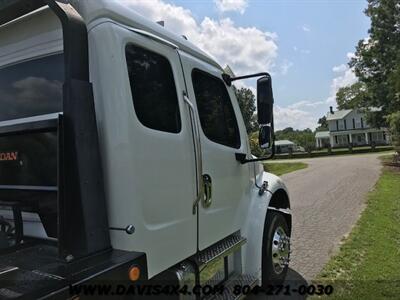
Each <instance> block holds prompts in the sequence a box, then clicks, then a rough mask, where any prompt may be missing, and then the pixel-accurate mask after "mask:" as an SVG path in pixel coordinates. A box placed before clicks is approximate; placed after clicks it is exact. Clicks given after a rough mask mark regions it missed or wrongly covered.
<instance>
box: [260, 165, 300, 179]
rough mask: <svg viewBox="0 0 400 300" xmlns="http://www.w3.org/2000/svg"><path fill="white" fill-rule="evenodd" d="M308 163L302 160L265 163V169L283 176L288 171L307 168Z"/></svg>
mask: <svg viewBox="0 0 400 300" xmlns="http://www.w3.org/2000/svg"><path fill="white" fill-rule="evenodd" d="M307 166H308V165H307V164H305V163H302V162H295V163H265V164H264V170H265V171H266V172H269V173H272V174H275V175H277V176H281V175H283V174H286V173H290V172H294V171H297V170H301V169H305V168H307Z"/></svg>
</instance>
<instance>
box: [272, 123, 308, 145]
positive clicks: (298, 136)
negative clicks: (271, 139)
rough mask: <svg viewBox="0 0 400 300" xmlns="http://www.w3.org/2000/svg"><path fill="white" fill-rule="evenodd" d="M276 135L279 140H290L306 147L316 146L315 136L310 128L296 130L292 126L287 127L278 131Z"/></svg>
mask: <svg viewBox="0 0 400 300" xmlns="http://www.w3.org/2000/svg"><path fill="white" fill-rule="evenodd" d="M275 137H276V139H277V140H290V141H292V142H295V143H296V144H297V145H299V146H302V147H304V148H306V149H309V148H313V147H315V136H314V133H313V132H312V130H311V129H309V128H307V129H304V130H294V129H293V128H292V127H287V128H285V129H283V130H278V131H276V132H275Z"/></svg>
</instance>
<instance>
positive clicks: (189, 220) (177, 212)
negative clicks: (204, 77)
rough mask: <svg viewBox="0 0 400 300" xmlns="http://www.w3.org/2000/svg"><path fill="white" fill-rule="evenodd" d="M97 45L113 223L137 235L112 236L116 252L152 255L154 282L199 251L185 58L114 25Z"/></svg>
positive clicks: (98, 35)
mask: <svg viewBox="0 0 400 300" xmlns="http://www.w3.org/2000/svg"><path fill="white" fill-rule="evenodd" d="M90 38H91V39H90V41H91V43H92V44H91V46H92V48H91V49H92V51H93V52H92V55H91V59H92V61H91V66H92V67H93V70H92V74H94V75H96V76H97V74H100V75H101V76H99V77H98V78H94V80H93V82H94V86H95V99H96V100H97V103H96V111H97V117H98V123H99V124H100V126H99V128H100V129H101V130H100V133H101V135H100V136H101V141H102V142H103V143H102V145H103V151H102V153H103V161H104V168H105V172H104V173H105V180H106V187H107V189H106V190H107V196H108V199H109V210H108V211H109V222H110V226H111V227H113V228H125V227H126V226H127V225H130V224H132V225H133V226H134V227H135V229H136V230H135V232H134V234H132V235H127V234H126V233H125V232H124V231H121V230H111V240H112V244H113V246H114V248H117V249H122V250H131V251H132V250H135V251H142V252H145V253H146V256H147V262H148V273H149V276H150V277H152V276H154V275H156V274H158V273H159V272H160V271H163V270H165V269H166V268H168V267H170V266H172V265H174V264H176V263H178V262H179V261H181V260H182V259H183V258H186V257H189V256H191V255H193V254H195V253H196V250H197V217H196V215H193V214H192V207H193V201H194V198H195V192H196V190H195V179H194V178H195V175H196V173H195V163H194V161H195V158H194V151H193V138H192V133H191V129H190V128H191V127H190V126H191V124H190V121H189V118H188V116H187V106H186V104H185V102H184V98H183V91H184V90H185V84H184V78H183V75H182V67H181V64H180V61H179V55H178V53H177V50H176V48H175V47H174V46H173V45H170V44H168V43H165V42H163V41H159V40H158V39H156V38H155V37H154V36H147V35H146V34H145V33H142V32H139V33H136V32H134V31H133V30H127V29H125V28H122V27H120V26H118V25H115V24H110V23H105V24H102V25H100V26H97V27H96V28H95V29H94V30H92V31H91V35H90ZM115 45H121V46H118V47H116V46H115ZM119 47H120V48H119ZM121 53H122V55H121ZM96 68H99V69H98V70H97V69H96Z"/></svg>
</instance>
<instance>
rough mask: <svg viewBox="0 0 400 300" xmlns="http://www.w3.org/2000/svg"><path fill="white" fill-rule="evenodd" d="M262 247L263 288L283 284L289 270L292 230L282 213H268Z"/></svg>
mask: <svg viewBox="0 0 400 300" xmlns="http://www.w3.org/2000/svg"><path fill="white" fill-rule="evenodd" d="M262 247H263V249H262V287H264V288H265V287H267V286H268V285H278V284H282V283H283V281H284V280H285V277H286V274H287V271H288V268H289V266H288V265H289V256H290V230H289V226H288V224H287V222H286V219H285V218H284V216H283V215H282V214H281V213H279V212H276V211H268V213H267V218H266V220H265V225H264V236H263V246H262Z"/></svg>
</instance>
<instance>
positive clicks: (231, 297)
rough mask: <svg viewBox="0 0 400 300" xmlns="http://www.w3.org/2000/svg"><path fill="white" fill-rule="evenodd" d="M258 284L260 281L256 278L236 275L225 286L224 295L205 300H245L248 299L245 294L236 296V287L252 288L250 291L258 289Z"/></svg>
mask: <svg viewBox="0 0 400 300" xmlns="http://www.w3.org/2000/svg"><path fill="white" fill-rule="evenodd" d="M258 283H259V280H258V278H257V277H255V276H252V275H247V274H243V275H236V276H234V277H232V278H231V279H229V280H228V281H226V282H225V283H224V284H223V286H224V291H223V293H222V294H220V293H218V294H217V295H212V296H210V297H207V298H205V300H239V299H243V298H245V297H246V295H244V294H239V295H236V293H235V287H236V286H240V287H250V289H251V290H252V289H253V288H255V287H256V285H257V284H258Z"/></svg>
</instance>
